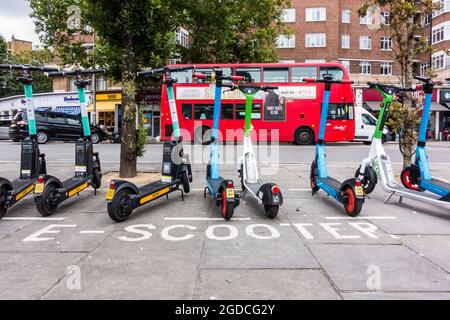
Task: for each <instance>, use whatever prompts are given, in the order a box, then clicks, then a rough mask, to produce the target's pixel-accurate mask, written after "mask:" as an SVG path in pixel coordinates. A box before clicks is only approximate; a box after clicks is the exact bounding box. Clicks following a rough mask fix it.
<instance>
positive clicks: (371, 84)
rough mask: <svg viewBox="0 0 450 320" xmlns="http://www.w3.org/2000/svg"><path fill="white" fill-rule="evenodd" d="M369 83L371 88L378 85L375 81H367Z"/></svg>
mask: <svg viewBox="0 0 450 320" xmlns="http://www.w3.org/2000/svg"><path fill="white" fill-rule="evenodd" d="M367 85H368V86H369V87H370V88H375V86H376V85H377V84H376V83H375V82H370V81H369V82H367Z"/></svg>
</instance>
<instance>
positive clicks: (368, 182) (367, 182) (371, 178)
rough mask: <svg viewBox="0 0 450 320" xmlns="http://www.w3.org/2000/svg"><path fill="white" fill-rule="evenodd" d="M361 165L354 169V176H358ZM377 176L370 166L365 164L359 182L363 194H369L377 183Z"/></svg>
mask: <svg viewBox="0 0 450 320" xmlns="http://www.w3.org/2000/svg"><path fill="white" fill-rule="evenodd" d="M360 170H361V166H360V167H359V168H358V170H356V173H355V178H359V176H360V173H359V172H360ZM377 182H378V178H377V173H376V172H375V170H374V169H373V168H372V167H369V166H367V167H366V170H364V174H363V178H362V179H361V184H362V186H363V188H364V192H365V194H371V193H372V192H373V190H374V189H375V186H376V185H377Z"/></svg>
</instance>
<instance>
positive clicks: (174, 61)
mask: <svg viewBox="0 0 450 320" xmlns="http://www.w3.org/2000/svg"><path fill="white" fill-rule="evenodd" d="M179 63H181V58H172V59H170V60H169V64H179Z"/></svg>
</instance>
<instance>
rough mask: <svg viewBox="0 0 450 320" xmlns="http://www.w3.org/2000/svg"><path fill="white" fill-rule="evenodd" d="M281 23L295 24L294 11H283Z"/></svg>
mask: <svg viewBox="0 0 450 320" xmlns="http://www.w3.org/2000/svg"><path fill="white" fill-rule="evenodd" d="M282 19H283V22H295V9H283V18H282Z"/></svg>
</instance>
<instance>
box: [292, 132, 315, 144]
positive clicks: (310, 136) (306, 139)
mask: <svg viewBox="0 0 450 320" xmlns="http://www.w3.org/2000/svg"><path fill="white" fill-rule="evenodd" d="M294 142H295V144H298V145H309V144H313V143H314V132H313V131H312V130H311V129H310V128H299V129H297V131H295V135H294Z"/></svg>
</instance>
